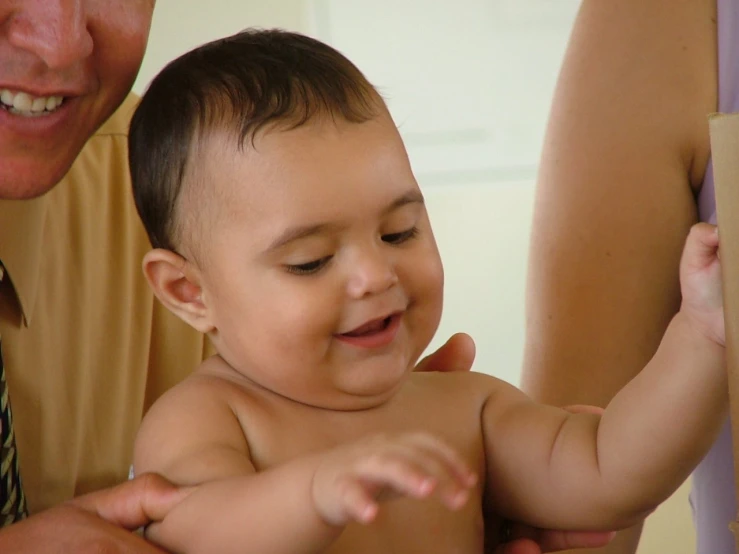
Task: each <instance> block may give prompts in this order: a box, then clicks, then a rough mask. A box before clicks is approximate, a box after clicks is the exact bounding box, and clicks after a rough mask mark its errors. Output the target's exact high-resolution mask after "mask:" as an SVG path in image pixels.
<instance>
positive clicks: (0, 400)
mask: <svg viewBox="0 0 739 554" xmlns="http://www.w3.org/2000/svg"><path fill="white" fill-rule="evenodd" d="M2 277H3V266H2V265H0V281H2ZM26 515H27V512H26V497H25V496H24V494H23V488H22V485H21V475H20V468H19V466H18V451H17V450H16V448H15V433H13V417H12V416H11V414H10V399H9V398H8V384H7V383H6V382H5V366H4V365H3V356H2V352H0V527H4V526H6V525H10V524H11V523H15V522H16V521H20V520H21V519H23V518H24V517H26Z"/></svg>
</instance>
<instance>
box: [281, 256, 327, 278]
mask: <svg viewBox="0 0 739 554" xmlns="http://www.w3.org/2000/svg"><path fill="white" fill-rule="evenodd" d="M331 258H332V256H326V257H325V258H320V259H318V260H313V261H310V262H306V263H304V264H293V265H286V266H285V269H286V270H287V272H288V273H292V274H294V275H313V274H315V273H318V272H319V271H320V270H321V269H323V268H324V267H326V264H327V263H328V262H329V261H331Z"/></svg>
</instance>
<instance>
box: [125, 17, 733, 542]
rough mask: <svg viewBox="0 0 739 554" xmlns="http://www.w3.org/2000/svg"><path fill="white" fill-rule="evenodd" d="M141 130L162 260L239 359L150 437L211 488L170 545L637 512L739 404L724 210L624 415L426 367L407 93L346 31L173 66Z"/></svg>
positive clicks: (165, 469)
mask: <svg viewBox="0 0 739 554" xmlns="http://www.w3.org/2000/svg"><path fill="white" fill-rule="evenodd" d="M129 140H130V161H131V170H132V177H133V185H134V193H135V197H136V204H137V207H138V209H139V212H140V214H141V217H142V219H143V222H144V225H145V226H146V229H147V232H148V233H149V236H150V238H151V241H152V244H153V245H154V250H152V251H151V252H149V253H148V254H147V255H146V257H145V259H144V263H143V266H144V273H145V274H146V277H147V279H148V281H149V283H150V284H151V286H152V288H153V290H154V292H155V293H156V295H157V297H158V298H159V300H160V301H161V302H163V303H164V304H165V305H166V306H167V307H168V308H169V309H170V310H171V311H172V312H174V313H175V314H177V315H178V316H179V317H181V318H182V319H183V320H185V321H186V322H187V323H189V324H190V325H192V326H193V327H195V328H196V329H198V330H200V331H202V332H203V333H207V334H208V335H209V337H210V338H211V340H212V342H213V344H214V345H215V347H216V349H217V351H218V355H217V356H214V357H212V358H210V359H208V360H206V361H205V362H203V363H202V365H201V366H200V367H198V368H197V369H196V370H195V372H194V373H193V374H192V376H191V377H189V378H188V379H187V380H185V381H184V382H182V383H181V384H179V385H177V386H176V387H174V388H173V389H172V390H170V391H169V392H168V393H167V394H166V395H164V396H163V397H162V398H161V399H159V400H158V401H157V402H156V403H155V404H154V406H153V407H152V409H151V410H150V411H149V412H148V413H147V414H146V416H145V419H144V422H143V424H142V427H141V430H140V433H139V435H138V438H137V441H136V446H135V459H134V465H135V469H136V472H144V471H153V472H157V473H160V474H162V475H164V476H165V477H167V478H168V479H170V480H172V481H173V482H175V483H178V484H180V485H189V486H193V487H194V489H193V492H192V493H191V494H190V495H189V496H188V497H187V498H186V499H185V500H183V501H182V502H181V503H180V504H178V505H177V506H176V507H174V508H173V509H172V510H171V511H170V512H169V513H168V514H167V515H166V517H165V518H164V519H163V521H162V522H160V523H157V524H155V525H152V526H150V527H149V529H148V530H147V533H148V536H149V537H150V538H151V539H152V540H154V541H155V542H157V543H159V544H161V545H162V546H163V547H165V548H166V549H168V550H171V551H174V552H197V553H213V552H217V553H230V552H234V553H235V552H238V553H245V552H247V553H248V552H254V553H258V554H267V553H268V554H279V553H286V554H288V553H289V554H296V553H300V552H306V553H308V552H330V553H350V554H365V553H375V554H377V553H389V552H399V553H405V554H409V553H414V552H417V553H424V554H429V553H436V552H438V553H450V552H460V553H469V554H472V553H477V554H480V553H482V552H484V551H485V549H492V547H494V546H495V544H496V541H497V535H498V531H499V526H500V521H501V519H500V518H509V519H511V520H515V521H521V522H526V523H528V524H531V525H534V526H537V527H542V528H550V529H573V530H609V529H615V528H621V527H626V526H629V525H631V524H634V523H636V522H638V521H639V520H641V519H642V518H643V517H644V516H645V515H646V514H648V513H649V512H650V511H651V510H653V509H654V508H655V507H656V506H657V505H658V504H659V503H660V502H662V501H663V500H664V499H665V498H667V497H668V496H669V495H670V493H672V492H673V491H674V490H675V489H676V488H677V487H678V486H679V485H680V483H682V481H683V480H684V479H685V478H686V477H687V476H688V474H689V473H690V471H691V470H692V468H693V467H694V466H695V465H696V464H697V463H698V461H699V460H700V459H701V457H702V456H703V455H704V453H705V452H706V451H707V449H708V447H709V445H710V444H711V443H712V442H713V440H714V437H715V436H716V434H717V432H718V430H719V427H720V425H721V423H722V422H723V421H724V417H725V415H726V409H727V403H728V402H727V394H726V377H725V372H724V328H723V310H722V296H721V287H720V279H719V273H720V268H719V260H718V258H717V248H718V238H717V234H716V231H715V229H714V228H713V227H711V226H708V225H697V226H695V227H694V228H693V229H692V230H691V232H690V235H689V237H688V240H687V244H686V247H685V252H684V255H683V260H682V265H681V273H680V276H681V280H682V291H683V302H682V306H681V309H680V311H679V313H678V314H677V315H676V316H675V317H674V319H673V320H672V322H671V323H670V325H669V327H668V329H667V331H666V333H665V336H664V339H663V341H662V344H661V346H660V347H659V350H658V351H657V352H656V354H655V356H654V358H653V359H652V360H651V361H650V362H649V364H648V365H647V367H646V368H645V369H644V370H643V371H642V372H641V373H640V374H639V376H638V377H637V378H636V379H634V381H633V382H631V383H630V384H629V385H628V386H627V387H626V388H624V389H623V390H622V391H621V392H620V393H619V394H618V395H617V396H616V398H614V400H613V402H612V403H611V404H610V405H609V406H608V407H607V409H606V410H605V412H604V413H603V415H602V416H598V415H594V414H584V413H579V414H572V413H568V412H566V411H563V410H561V409H558V408H554V407H551V406H543V405H539V404H536V403H534V402H532V401H531V400H530V399H529V398H527V397H526V396H525V395H524V394H523V393H522V392H520V391H519V390H517V389H516V388H515V387H512V386H510V385H508V384H506V383H504V382H502V381H500V380H498V379H495V378H493V377H490V376H488V375H484V374H479V373H474V372H459V373H424V372H413V368H414V365H415V363H416V362H417V360H418V358H419V356H420V355H421V353H422V352H423V351H424V349H425V348H426V346H427V345H428V344H429V341H430V340H431V338H432V336H433V334H434V332H435V331H436V328H437V325H438V323H439V318H440V315H441V309H442V288H443V271H442V265H441V260H440V258H439V254H438V251H437V248H436V244H435V242H434V237H433V233H432V231H431V226H430V224H429V219H428V215H427V213H426V209H425V207H424V200H423V196H422V194H421V192H420V190H419V187H418V184H417V183H416V181H415V179H414V177H413V173H412V171H411V167H410V165H409V162H408V158H407V155H406V152H405V149H404V147H403V143H402V141H401V138H400V136H399V134H398V131H397V129H396V127H395V125H394V124H393V121H392V119H391V117H390V115H389V113H388V110H387V108H386V106H385V104H384V102H383V100H382V98H381V97H380V95H379V94H378V93H377V92H376V90H375V89H374V88H373V87H372V85H370V83H369V82H368V81H367V80H366V79H365V77H364V76H363V75H362V73H361V72H360V71H359V70H358V69H357V68H356V67H355V66H354V65H352V64H351V63H350V62H349V61H348V60H347V59H346V58H345V57H343V56H342V55H341V54H339V53H338V52H337V51H335V50H334V49H332V48H330V47H329V46H327V45H325V44H322V43H320V42H318V41H316V40H313V39H311V38H308V37H305V36H301V35H297V34H293V33H288V32H283V31H255V30H249V31H246V32H243V33H240V34H238V35H235V36H232V37H229V38H226V39H223V40H219V41H215V42H213V43H210V44H206V45H204V46H202V47H200V48H197V49H195V50H193V51H192V52H190V53H188V54H185V55H184V56H182V57H180V58H179V59H177V60H175V61H174V62H172V63H171V64H169V66H167V67H166V68H165V69H164V70H163V71H162V72H161V73H160V74H159V75H158V76H157V78H156V79H155V80H154V81H153V82H152V84H151V86H150V87H149V89H148V91H147V92H146V94H145V95H144V98H143V100H142V102H141V104H140V106H139V107H138V109H137V111H136V114H135V116H134V118H133V121H132V125H131V133H130V139H129ZM480 255H481V256H484V255H485V252H480Z"/></svg>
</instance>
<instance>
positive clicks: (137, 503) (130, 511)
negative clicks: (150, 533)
mask: <svg viewBox="0 0 739 554" xmlns="http://www.w3.org/2000/svg"><path fill="white" fill-rule="evenodd" d="M192 490H193V489H192V488H189V487H184V488H179V487H176V486H175V485H173V484H172V483H170V482H169V481H167V480H166V479H164V478H163V477H161V476H159V475H156V474H154V473H147V474H142V475H140V476H138V477H136V478H135V479H132V480H131V481H127V482H126V483H122V484H120V485H117V486H115V487H111V488H108V489H102V490H99V491H95V492H92V493H89V494H85V495H83V496H78V497H77V498H74V499H73V500H70V501H69V503H70V504H71V505H73V506H76V507H78V508H81V509H83V510H86V511H88V512H92V513H94V514H96V515H97V516H99V517H100V518H102V519H104V520H106V521H108V522H109V523H112V524H114V525H117V526H119V527H125V528H126V529H130V530H134V529H137V528H139V527H143V526H144V525H148V524H149V523H152V522H154V521H161V520H162V519H164V517H165V516H166V515H167V514H168V513H169V511H170V510H171V509H172V508H174V507H175V506H176V505H177V504H179V503H180V502H181V501H182V500H184V499H185V498H186V497H187V495H188V494H190V492H192Z"/></svg>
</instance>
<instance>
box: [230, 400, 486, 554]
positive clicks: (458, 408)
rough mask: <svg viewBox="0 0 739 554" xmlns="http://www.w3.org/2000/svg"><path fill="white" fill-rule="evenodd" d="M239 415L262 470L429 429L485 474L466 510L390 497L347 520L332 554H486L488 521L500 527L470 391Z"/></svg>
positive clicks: (274, 408) (266, 409)
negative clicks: (344, 409)
mask: <svg viewBox="0 0 739 554" xmlns="http://www.w3.org/2000/svg"><path fill="white" fill-rule="evenodd" d="M239 417H240V419H241V420H242V426H243V427H244V432H245V436H246V437H247V440H248V443H249V449H250V452H251V456H252V461H253V462H254V464H255V467H256V468H257V470H258V471H264V470H267V469H269V468H272V467H275V466H279V465H281V464H283V463H286V462H288V461H291V460H293V459H295V458H298V457H300V456H305V455H310V454H315V453H317V452H321V451H328V450H330V449H332V448H339V447H342V446H345V445H347V444H350V443H352V442H353V441H361V440H364V439H366V438H368V437H369V436H371V435H373V434H378V433H382V434H386V435H402V434H405V433H418V432H423V433H429V434H432V435H435V436H437V437H439V438H441V439H442V440H443V441H445V442H446V443H448V444H449V445H450V446H451V447H452V448H454V450H456V452H457V453H458V454H459V455H460V456H461V457H462V458H463V459H464V460H465V461H466V462H467V464H468V465H469V466H470V468H472V469H473V470H474V471H476V472H477V473H478V475H479V483H478V485H477V486H476V487H475V489H474V490H473V491H472V494H471V496H470V499H469V501H468V502H467V504H466V505H465V506H464V507H463V508H462V509H460V510H457V511H452V510H450V509H448V508H446V507H445V506H444V505H443V504H442V503H441V502H440V501H439V500H438V499H437V498H434V497H432V498H430V499H427V500H423V501H420V500H411V499H405V498H399V499H393V500H390V501H388V502H383V503H382V504H381V508H380V512H379V516H378V518H377V520H376V521H375V522H374V523H372V524H371V525H360V524H351V525H349V526H347V528H346V529H345V531H344V532H343V533H342V535H341V537H340V538H339V539H338V540H337V541H336V542H335V543H334V544H333V545H332V547H331V548H330V549H329V550H328V551H327V552H328V553H330V554H344V553H351V554H370V553H371V554H380V553H382V554H389V553H393V552H398V553H403V554H413V553H416V552H418V553H424V554H434V553H436V552H438V553H445V554H449V553H459V554H482V553H483V552H484V542H485V541H484V536H485V530H486V527H487V530H488V536H490V534H491V530H494V529H497V527H498V521H497V519H496V518H495V517H493V516H488V517H487V518H486V521H484V519H483V512H484V510H483V498H484V491H485V487H486V486H487V483H486V482H485V477H484V469H485V456H484V447H483V438H482V431H481V426H480V408H479V406H476V405H475V399H474V398H470V397H469V396H468V395H465V394H460V393H456V391H454V390H451V391H449V390H444V389H440V390H437V387H434V386H431V387H427V388H425V389H419V390H418V391H410V393H409V394H406V395H405V396H403V397H401V398H398V399H397V401H396V402H394V403H392V404H389V405H387V406H383V407H382V408H380V409H376V410H366V411H363V412H356V413H332V412H326V411H320V410H315V409H307V408H305V407H301V406H296V405H294V404H293V405H291V404H284V405H280V404H278V405H274V406H269V407H264V408H263V409H260V410H253V409H247V408H245V409H244V411H243V412H242V413H241V414H240V416H239ZM488 542H490V541H488ZM489 546H490V545H489V544H488V547H489Z"/></svg>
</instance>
